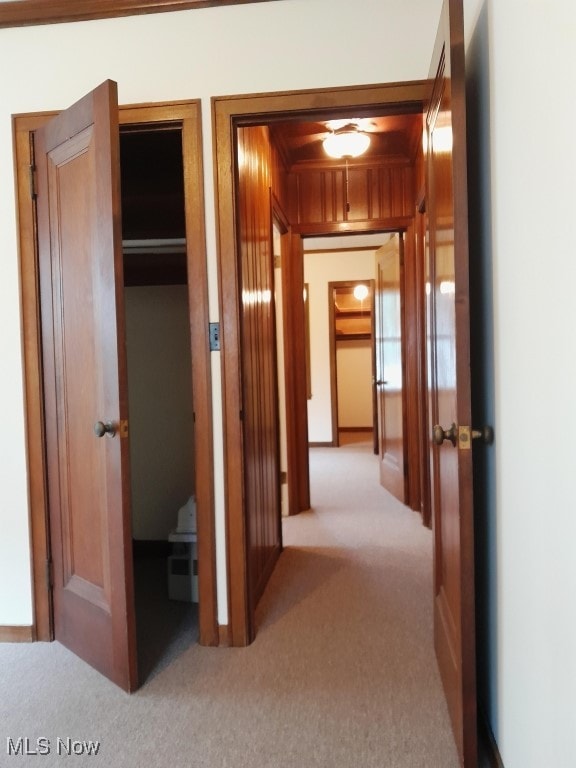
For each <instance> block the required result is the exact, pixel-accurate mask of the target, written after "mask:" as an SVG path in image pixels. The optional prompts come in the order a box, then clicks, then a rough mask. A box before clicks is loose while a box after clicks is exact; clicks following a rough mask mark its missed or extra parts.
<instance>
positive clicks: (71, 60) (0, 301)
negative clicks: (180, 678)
mask: <svg viewBox="0 0 576 768" xmlns="http://www.w3.org/2000/svg"><path fill="white" fill-rule="evenodd" d="M439 7H440V0H411V2H410V3H407V2H406V1H405V0H387V2H382V0H357V2H356V3H355V4H354V13H353V14H350V4H349V2H348V0H336V1H335V0H281V1H280V2H270V3H256V4H253V5H252V4H248V5H240V6H234V7H232V6H230V7H218V8H205V9H198V10H192V11H180V12H176V13H168V14H152V15H142V16H132V17H126V18H122V19H110V20H102V21H89V22H79V23H74V24H60V25H45V26H39V27H27V28H21V29H2V30H0V71H2V72H4V73H5V74H6V75H7V73H10V76H8V75H7V76H5V77H3V79H2V88H1V89H0V253H1V254H2V259H1V261H0V327H1V328H2V334H1V335H0V359H1V360H2V374H1V380H0V382H1V383H0V387H1V391H0V396H1V397H2V403H3V431H2V436H1V437H0V467H1V472H2V478H3V488H2V500H1V502H0V504H1V507H0V526H1V528H2V537H1V539H0V625H2V624H16V625H18V624H29V623H30V622H31V620H32V612H31V590H30V564H29V531H28V502H27V486H26V463H25V444H24V415H23V394H22V367H21V340H20V307H19V288H18V284H19V283H18V260H17V245H16V223H15V204H14V189H13V166H12V138H11V125H10V116H11V115H12V114H13V113H18V112H30V111H39V110H50V109H61V108H63V107H65V106H67V105H68V104H70V103H72V102H74V101H75V100H77V99H78V98H79V97H80V96H82V94H83V93H85V92H86V91H88V90H89V89H91V88H93V87H94V86H95V85H97V84H98V83H99V82H101V81H102V80H104V79H106V78H112V79H114V80H117V81H118V83H119V97H120V102H121V103H123V104H128V103H137V102H147V101H166V100H170V99H190V98H201V99H202V110H203V126H204V169H205V179H206V181H205V187H206V188H205V192H206V202H207V221H206V225H207V246H208V268H209V281H210V285H209V290H210V314H211V319H212V320H216V319H218V302H217V295H218V292H217V280H216V244H215V243H216V238H215V214H214V203H213V200H214V194H213V175H212V169H213V164H212V143H211V125H210V97H211V96H215V95H222V94H236V93H253V92H262V91H274V90H284V89H286V90H288V89H299V88H317V87H323V86H326V87H329V86H339V85H352V84H360V83H376V82H387V81H397V80H408V79H418V78H422V77H425V76H426V74H427V70H428V62H429V58H430V54H431V49H432V43H433V37H434V30H435V27H436V18H437V16H438V12H439ZM417 18H418V19H419V23H418V24H415V23H414V21H415V19H417ZM326 19H329V20H330V22H329V23H330V34H329V35H318V30H319V29H322V28H324V26H325V24H326ZM367 19H369V23H367V22H366V20H367ZM354 40H358V41H361V48H360V49H359V48H357V47H356V45H354V43H353V41H354ZM295 41H296V42H297V45H296V47H295ZM359 53H361V55H359ZM302 62H305V63H306V66H305V67H303V66H302ZM212 360H213V376H214V381H213V385H214V410H215V450H216V454H215V465H216V466H215V469H216V477H217V479H218V482H217V485H216V488H215V493H216V503H217V520H216V525H217V550H218V564H217V567H218V577H219V578H218V584H219V592H218V598H219V619H220V621H221V622H222V623H226V621H227V608H226V592H225V573H224V565H223V563H224V560H223V555H224V516H223V487H222V471H221V468H222V453H221V450H222V433H221V397H220V392H221V390H220V369H219V363H218V357H217V355H216V354H214V355H213V358H212Z"/></svg>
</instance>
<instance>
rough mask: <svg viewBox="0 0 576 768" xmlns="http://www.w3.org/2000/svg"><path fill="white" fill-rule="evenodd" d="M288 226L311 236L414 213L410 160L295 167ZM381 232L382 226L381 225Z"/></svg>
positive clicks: (291, 175)
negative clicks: (289, 224) (347, 226)
mask: <svg viewBox="0 0 576 768" xmlns="http://www.w3.org/2000/svg"><path fill="white" fill-rule="evenodd" d="M288 194H289V199H290V207H289V216H290V223H291V224H292V227H293V229H294V231H295V232H300V233H301V234H304V235H305V234H315V233H316V232H319V231H322V232H324V233H329V232H331V231H334V232H337V231H341V230H342V226H341V225H342V224H344V223H346V224H348V225H355V228H360V227H361V228H363V229H366V228H375V229H378V228H380V226H381V225H382V224H383V222H389V221H390V220H392V219H402V218H405V217H411V216H413V215H414V172H413V167H412V164H411V163H410V162H409V161H398V162H390V161H386V162H380V163H370V164H368V163H367V164H357V163H356V162H355V163H354V165H352V164H351V165H350V167H349V168H348V172H347V171H346V165H345V164H344V163H343V162H341V161H339V162H337V163H334V164H330V165H329V166H327V165H326V164H323V165H322V166H320V165H318V164H315V165H306V164H303V163H302V164H299V165H298V166H294V167H293V168H292V170H291V171H290V172H289V174H288ZM384 228H385V227H384Z"/></svg>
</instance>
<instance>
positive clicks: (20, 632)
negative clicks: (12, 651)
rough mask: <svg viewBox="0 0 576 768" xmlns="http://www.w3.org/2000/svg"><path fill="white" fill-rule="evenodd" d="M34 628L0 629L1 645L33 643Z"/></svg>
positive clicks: (6, 627) (7, 627)
mask: <svg viewBox="0 0 576 768" xmlns="http://www.w3.org/2000/svg"><path fill="white" fill-rule="evenodd" d="M33 641H34V627H9V626H5V627H0V643H32V642H33Z"/></svg>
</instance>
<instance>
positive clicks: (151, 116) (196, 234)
mask: <svg viewBox="0 0 576 768" xmlns="http://www.w3.org/2000/svg"><path fill="white" fill-rule="evenodd" d="M119 111H120V123H121V124H129V123H131V122H139V123H146V124H150V128H153V125H154V123H165V122H166V121H167V120H169V121H175V122H178V123H180V125H181V127H182V131H183V147H184V148H185V155H184V177H185V178H184V183H185V189H186V201H187V207H186V226H187V234H188V255H187V258H188V274H189V285H190V286H192V285H193V286H194V289H193V290H194V295H193V303H192V302H191V307H193V308H194V309H193V312H194V322H191V324H190V325H191V344H192V348H193V350H194V354H193V357H192V376H193V391H194V401H195V410H196V423H195V427H196V429H195V440H196V456H197V464H196V477H197V482H196V497H197V503H198V531H199V536H198V539H199V541H198V546H199V559H198V566H199V574H198V577H199V588H200V598H201V599H200V607H199V624H200V642H201V643H202V644H203V645H218V644H219V632H218V623H217V608H216V555H215V551H216V544H215V530H214V525H215V523H214V498H213V495H214V482H213V475H214V470H213V456H212V451H211V450H206V446H211V445H212V401H211V394H212V385H211V360H210V352H209V349H208V342H207V338H208V334H207V333H206V329H207V324H208V295H207V276H206V270H207V264H206V246H205V233H204V199H203V172H202V147H201V143H202V134H201V115H200V102H199V101H189V102H175V103H171V104H168V103H162V104H154V105H146V104H138V105H130V106H126V107H120V110H119ZM53 114H55V113H39V114H30V115H19V116H15V117H14V118H13V137H14V156H15V177H16V195H17V208H18V210H17V213H18V232H19V267H20V276H21V277H20V280H21V306H22V334H23V349H24V387H25V403H26V451H27V466H28V478H29V481H28V482H29V506H30V528H31V547H32V579H33V598H34V599H33V604H34V617H33V620H34V624H33V630H34V631H33V634H34V637H33V639H36V640H51V639H52V638H53V630H52V619H51V605H50V590H49V588H48V584H47V580H46V574H47V568H46V563H47V561H48V557H49V538H48V499H47V493H46V466H45V458H44V449H45V446H44V431H43V423H44V413H43V393H42V366H41V358H40V355H41V340H40V324H39V323H40V320H39V290H38V265H37V256H36V232H35V211H34V204H33V200H32V198H31V195H30V181H29V178H30V177H29V165H30V162H31V139H30V132H31V131H34V130H35V129H37V128H39V127H40V126H41V125H43V124H44V123H46V122H47V120H48V119H49V118H50V117H51V116H52V115H53ZM186 148H187V150H186Z"/></svg>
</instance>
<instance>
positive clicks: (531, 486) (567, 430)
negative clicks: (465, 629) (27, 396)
mask: <svg viewBox="0 0 576 768" xmlns="http://www.w3.org/2000/svg"><path fill="white" fill-rule="evenodd" d="M464 4H465V20H466V27H467V34H466V40H467V44H468V46H469V47H468V52H469V54H470V55H469V56H468V63H469V65H470V69H471V71H470V82H471V85H474V84H475V83H476V85H480V86H482V87H484V88H485V87H486V82H488V86H489V89H488V92H487V95H486V94H485V96H486V98H487V105H486V106H487V107H488V109H489V113H490V114H489V118H487V117H486V115H485V116H484V117H482V116H480V117H479V118H478V119H479V121H481V120H482V119H484V120H487V129H488V130H487V133H486V134H484V139H483V142H482V143H481V144H479V145H477V146H475V147H474V148H473V151H474V152H481V151H483V152H486V149H489V152H488V154H487V155H486V156H484V157H483V163H484V165H483V166H482V168H481V176H480V177H479V178H478V179H476V180H475V181H476V182H477V183H478V184H481V185H483V186H484V187H485V188H484V192H485V196H484V199H487V196H489V197H490V199H491V203H492V204H491V207H490V208H489V209H488V210H487V211H484V218H483V219H482V221H481V222H480V225H481V228H482V227H483V231H484V234H485V236H486V240H485V241H484V251H483V252H482V254H483V256H484V257H485V258H486V259H487V260H488V261H489V262H490V266H491V273H490V280H489V286H488V287H489V288H490V290H493V302H494V347H493V348H494V355H493V357H492V364H493V368H494V376H493V377H492V380H491V385H492V390H493V392H492V393H491V394H493V411H494V415H495V419H494V424H495V427H496V445H495V447H494V449H493V452H492V454H491V458H490V462H491V464H490V462H489V470H490V471H492V475H491V478H492V481H493V485H494V495H493V506H492V507H490V506H489V507H488V511H489V512H490V514H491V517H490V523H491V525H492V528H491V532H490V535H491V538H489V545H490V557H489V559H488V562H487V568H488V570H489V574H488V576H489V579H490V581H489V584H490V585H491V586H490V588H491V589H493V592H494V598H495V599H494V601H493V605H494V607H493V609H492V613H490V614H489V615H490V616H491V617H492V619H493V625H492V626H491V627H490V628H489V631H488V633H487V637H488V640H489V643H490V649H489V650H490V653H491V654H492V656H493V658H492V662H493V665H492V673H491V675H492V676H491V680H490V686H489V689H490V690H489V702H488V705H489V711H490V718H491V723H492V726H493V728H494V730H495V733H496V736H497V738H498V742H499V745H500V749H501V752H502V756H503V758H504V763H505V765H506V768H536V767H538V768H540V766H542V765H550V766H554V768H568V767H569V766H572V765H573V764H574V755H576V742H575V738H576V722H575V717H574V711H575V710H574V702H573V693H574V690H576V669H575V664H576V661H575V658H576V657H575V654H574V650H573V649H574V648H575V647H576V620H575V609H574V600H573V595H574V594H575V593H576V558H575V557H574V555H573V549H574V542H575V541H576V530H575V525H576V523H575V520H576V515H575V503H574V491H573V474H574V463H575V462H574V456H575V449H574V434H575V432H576V429H575V428H576V423H575V422H576V408H575V407H574V402H573V401H574V392H576V361H575V357H574V353H573V349H574V340H573V334H574V330H573V329H574V328H576V302H575V301H574V298H573V286H574V285H575V284H576V260H575V259H574V258H573V253H572V251H573V245H572V243H573V233H572V227H571V224H572V220H573V207H574V204H573V198H574V192H573V186H574V185H573V175H574V174H573V169H574V168H575V167H576V157H575V154H576V147H575V143H574V138H573V125H574V122H575V121H574V109H575V108H574V104H573V98H572V96H571V87H572V83H573V82H575V80H576V78H575V75H576V72H575V67H576V57H575V56H574V52H573V51H574V40H575V39H576V5H575V4H574V3H573V0H556V1H555V2H554V3H550V2H545V0H530V2H526V0H486V2H484V1H483V0H465V3H464ZM440 5H441V3H440V0H356V2H355V3H354V13H353V14H351V13H350V2H349V0H279V1H278V2H271V3H259V4H255V5H242V6H237V7H227V8H207V9H202V10H194V11H186V12H180V13H174V14H158V15H157V14H154V15H150V16H141V17H129V18H125V19H118V20H107V21H95V22H84V23H77V24H70V25H56V26H44V27H36V28H24V29H14V30H11V29H9V30H0V71H2V72H3V73H4V77H3V78H2V87H1V89H0V254H1V258H0V328H2V333H1V334H0V360H1V361H2V367H1V372H0V397H1V399H2V405H3V419H2V423H3V430H2V433H1V435H0V474H1V479H2V494H1V500H0V530H1V536H0V625H3V624H15V625H19V624H29V623H30V622H31V619H32V613H31V608H32V604H31V590H30V566H29V532H28V501H27V486H26V466H25V444H24V416H23V397H22V370H21V339H20V308H19V287H18V285H19V283H18V261H17V246H16V223H15V213H14V211H15V206H14V192H13V171H12V142H11V128H10V115H11V114H12V113H15V112H27V111H36V110H43V109H58V108H62V107H64V106H66V105H67V104H69V103H71V102H72V101H74V100H76V99H77V98H78V97H79V96H80V95H82V94H83V93H84V92H85V91H87V90H88V89H90V88H92V87H93V86H94V85H96V84H97V83H99V82H100V81H102V80H103V79H105V78H107V77H111V78H113V79H116V80H118V82H119V87H120V100H121V102H122V103H131V102H141V101H155V100H156V101H159V100H169V99H186V98H202V108H203V119H204V142H205V158H204V159H205V171H206V190H205V191H206V200H207V239H208V263H209V274H210V301H211V316H212V317H211V319H217V316H218V307H217V282H216V246H215V224H214V208H213V184H212V145H211V127H210V102H209V99H210V96H212V95H220V94H223V93H230V94H232V93H246V92H259V91H270V90H282V89H298V88H315V87H322V86H337V85H351V84H359V83H368V82H386V81H394V80H405V79H412V78H421V77H425V76H426V74H427V71H428V61H429V58H430V54H431V50H432V44H433V38H434V32H435V28H436V18H437V16H438V13H439V8H440ZM328 17H329V18H330V34H326V35H319V34H318V30H320V29H322V28H323V27H324V25H325V21H326V18H328ZM367 20H368V21H367ZM295 43H296V44H295ZM295 52H296V53H295ZM295 57H296V58H295ZM263 62H264V63H263ZM302 62H305V63H306V67H303V66H302ZM16 63H17V64H16ZM490 331H491V329H490V328H488V332H490ZM212 360H213V375H214V408H215V428H216V432H215V446H216V453H215V461H216V474H217V477H218V478H219V479H220V478H221V476H222V473H221V466H222V455H221V444H222V436H221V429H220V424H221V419H220V369H219V364H218V357H217V356H216V355H213V358H212ZM488 384H490V380H488ZM488 405H489V406H490V404H488ZM534 425H536V427H538V428H540V430H541V433H540V434H541V436H539V437H535V430H534ZM322 438H323V436H321V437H320V438H319V439H322ZM490 468H491V469H490ZM215 491H216V500H217V531H218V553H219V559H218V575H219V619H220V621H221V622H222V623H225V621H226V595H225V591H224V588H223V586H222V585H223V584H224V581H225V579H224V573H223V560H222V553H223V488H222V483H221V481H220V482H218V483H217V485H216V489H215Z"/></svg>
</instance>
